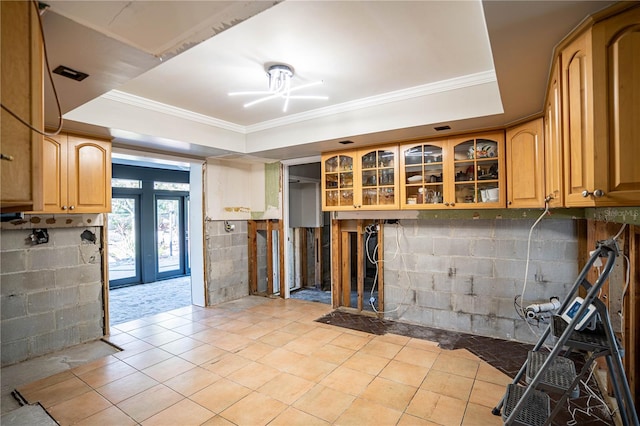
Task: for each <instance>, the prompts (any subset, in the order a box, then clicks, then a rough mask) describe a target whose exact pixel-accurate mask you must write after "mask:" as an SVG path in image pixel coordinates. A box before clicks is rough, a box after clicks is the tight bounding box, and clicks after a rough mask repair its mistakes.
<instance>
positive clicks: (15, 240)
mask: <svg viewBox="0 0 640 426" xmlns="http://www.w3.org/2000/svg"><path fill="white" fill-rule="evenodd" d="M30 234H31V231H30V230H28V229H20V230H18V229H16V230H4V229H3V230H2V238H0V251H1V252H2V253H3V256H4V252H5V251H11V250H24V249H27V248H31V246H33V244H32V242H31V238H29V235H30Z"/></svg>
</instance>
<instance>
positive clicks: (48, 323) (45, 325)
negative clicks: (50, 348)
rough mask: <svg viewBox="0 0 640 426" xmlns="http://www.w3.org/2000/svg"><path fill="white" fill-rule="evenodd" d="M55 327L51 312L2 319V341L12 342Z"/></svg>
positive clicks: (46, 331)
mask: <svg viewBox="0 0 640 426" xmlns="http://www.w3.org/2000/svg"><path fill="white" fill-rule="evenodd" d="M54 329H55V321H54V314H53V312H45V313H42V314H37V315H29V316H26V317H19V318H12V319H7V320H4V321H2V341H3V342H13V341H16V340H21V339H26V338H29V337H31V336H37V335H40V334H44V333H48V332H50V331H53V330H54Z"/></svg>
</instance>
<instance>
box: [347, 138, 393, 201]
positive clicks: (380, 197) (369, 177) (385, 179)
mask: <svg viewBox="0 0 640 426" xmlns="http://www.w3.org/2000/svg"><path fill="white" fill-rule="evenodd" d="M359 156H360V164H359V171H360V180H359V182H360V187H361V189H360V193H359V194H358V198H357V200H355V202H356V205H357V206H358V207H357V208H362V209H364V210H377V209H380V208H382V209H390V208H398V197H397V194H396V192H397V187H398V182H397V173H396V171H397V157H398V149H397V148H396V147H380V148H377V149H374V150H371V151H369V150H365V151H360V152H359Z"/></svg>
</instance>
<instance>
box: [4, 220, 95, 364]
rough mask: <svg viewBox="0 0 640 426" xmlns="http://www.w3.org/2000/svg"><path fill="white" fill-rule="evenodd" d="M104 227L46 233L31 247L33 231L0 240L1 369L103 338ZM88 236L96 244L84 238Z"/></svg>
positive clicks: (6, 234) (20, 231) (10, 234)
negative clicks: (46, 237)
mask: <svg viewBox="0 0 640 426" xmlns="http://www.w3.org/2000/svg"><path fill="white" fill-rule="evenodd" d="M100 229H101V228H100V227H74V228H59V229H56V228H51V229H48V233H49V242H48V243H45V244H40V245H32V243H31V240H30V239H29V235H30V234H31V231H30V230H29V229H18V230H6V229H3V230H2V234H1V235H0V327H1V333H2V334H1V341H2V345H1V353H2V365H3V366H4V365H9V364H14V363H16V362H19V361H23V360H26V359H29V358H32V357H35V356H39V355H43V354H46V353H49V352H53V351H56V350H60V349H63V348H65V347H69V346H73V345H76V344H79V343H83V342H86V341H90V340H95V339H98V338H100V337H102V336H103V334H104V333H103V331H104V330H103V301H102V241H101V238H100ZM87 230H88V231H90V232H92V233H93V234H94V235H95V236H96V241H95V243H93V242H90V241H86V240H83V239H82V238H81V237H80V235H81V234H82V233H83V232H84V231H87Z"/></svg>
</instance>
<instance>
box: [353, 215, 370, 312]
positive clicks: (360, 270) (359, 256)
mask: <svg viewBox="0 0 640 426" xmlns="http://www.w3.org/2000/svg"><path fill="white" fill-rule="evenodd" d="M356 237H357V240H356V241H357V242H356V252H355V254H354V253H350V254H351V255H352V256H353V255H355V257H356V259H355V260H356V262H357V277H356V280H357V288H358V299H357V300H358V311H362V308H363V304H362V298H363V297H364V278H365V274H366V270H365V267H364V265H365V264H366V263H365V260H364V255H365V253H364V223H363V221H362V220H361V219H359V220H358V232H357V233H356ZM349 296H351V295H349Z"/></svg>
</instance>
